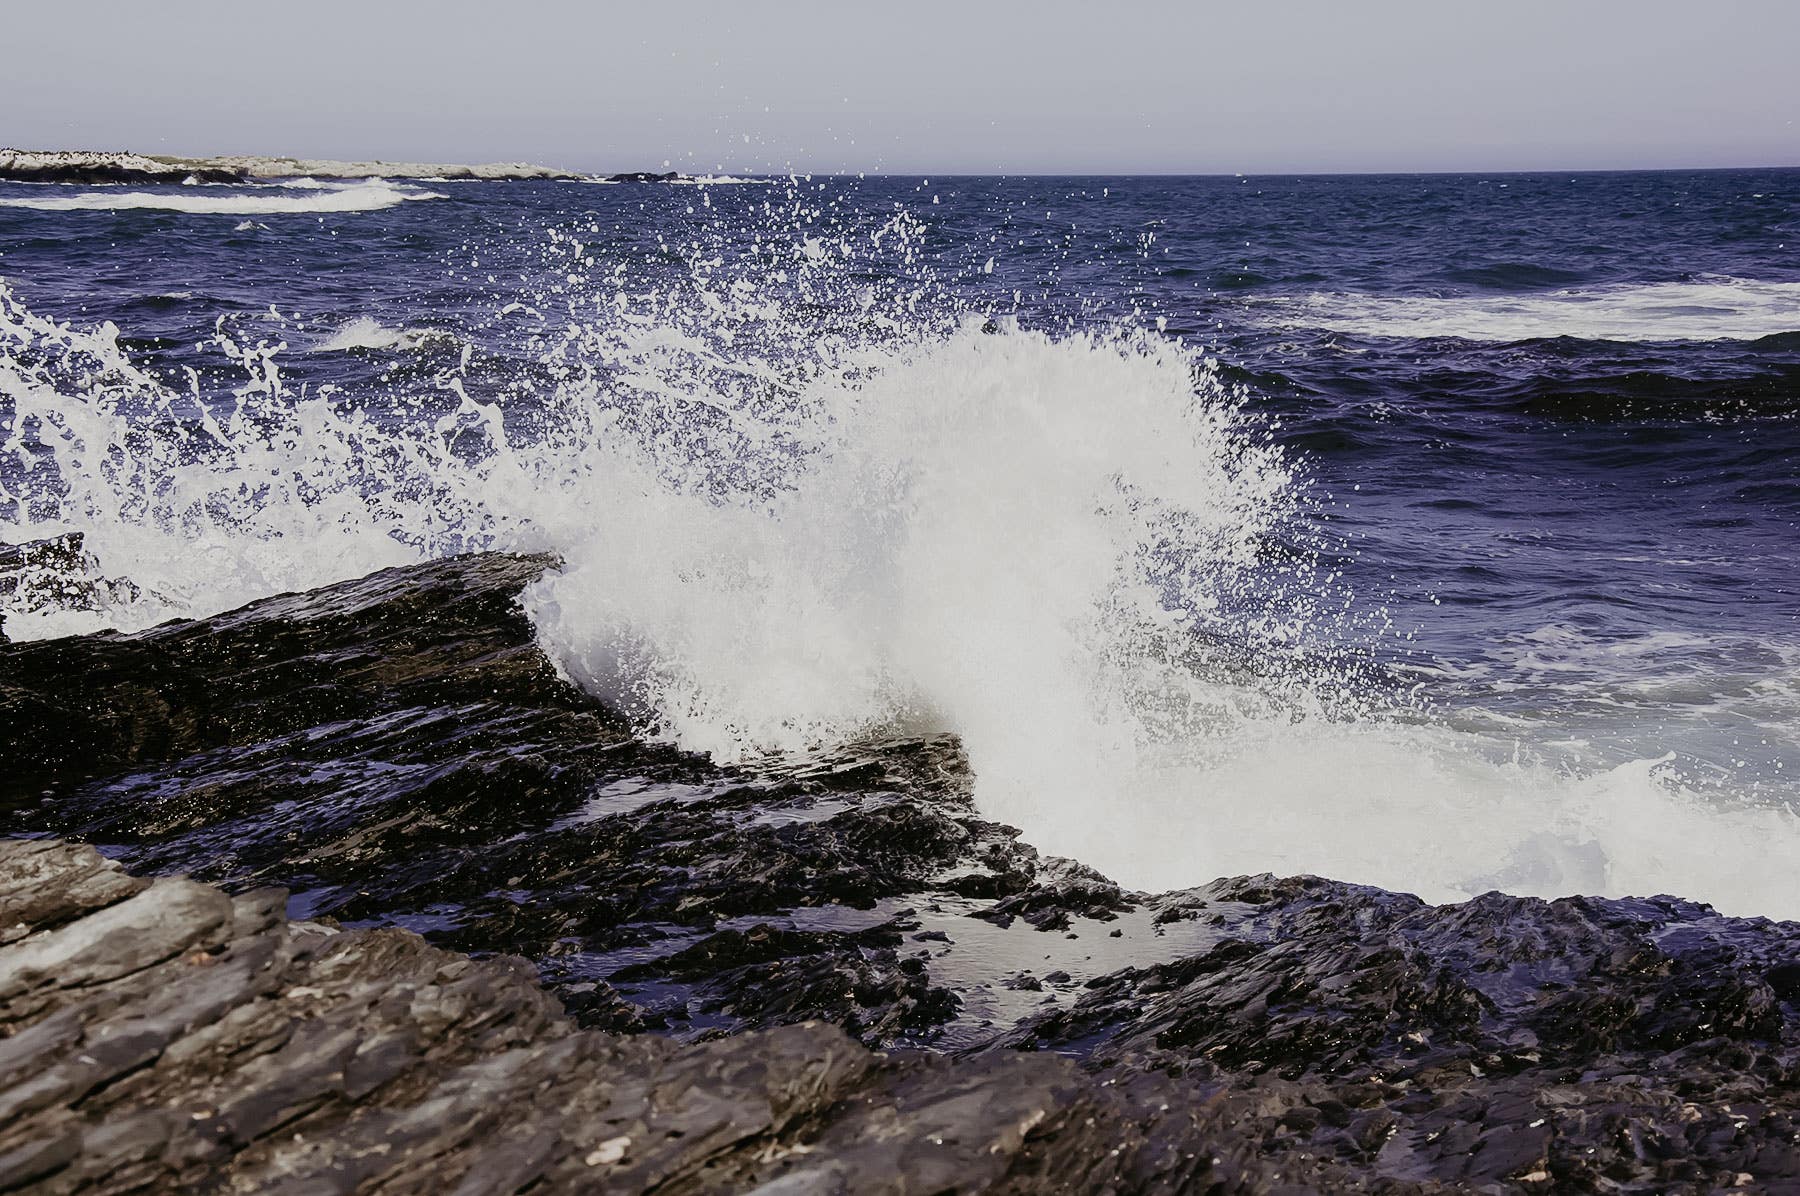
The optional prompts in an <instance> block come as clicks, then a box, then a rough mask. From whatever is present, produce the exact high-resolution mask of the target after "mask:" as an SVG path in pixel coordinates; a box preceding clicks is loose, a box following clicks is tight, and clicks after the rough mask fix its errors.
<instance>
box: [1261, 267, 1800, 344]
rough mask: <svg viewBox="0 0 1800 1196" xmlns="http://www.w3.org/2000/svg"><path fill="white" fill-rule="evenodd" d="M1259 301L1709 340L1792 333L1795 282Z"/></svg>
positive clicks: (1499, 336)
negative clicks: (1517, 293)
mask: <svg viewBox="0 0 1800 1196" xmlns="http://www.w3.org/2000/svg"><path fill="white" fill-rule="evenodd" d="M1260 302H1262V303H1264V304H1267V305H1268V306H1269V309H1270V317H1269V318H1270V319H1271V320H1273V321H1276V322H1279V323H1282V324H1286V325H1289V326H1294V327H1307V328H1324V329H1329V330H1331V331H1335V332H1347V333H1352V334H1355V335H1358V336H1389V337H1407V338H1421V337H1456V338H1460V339H1463V340H1476V341H1518V340H1530V339H1536V338H1542V337H1558V336H1569V337H1579V338H1582V339H1586V340H1608V341H1711V340H1757V339H1760V338H1762V337H1765V336H1774V335H1776V334H1778V333H1784V332H1800V282H1759V281H1755V280H1753V279H1744V278H1716V279H1710V280H1705V281H1699V282H1680V283H1676V282H1670V283H1655V284H1650V285H1643V286H1619V287H1596V288H1592V289H1588V290H1579V289H1577V290H1562V291H1550V292H1543V293H1537V294H1529V295H1454V296H1442V297H1439V296H1427V295H1420V296H1388V295H1341V294H1321V295H1310V296H1306V297H1304V298H1300V299H1272V300H1262V301H1260Z"/></svg>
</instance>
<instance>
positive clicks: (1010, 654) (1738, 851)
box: [0, 193, 1800, 916]
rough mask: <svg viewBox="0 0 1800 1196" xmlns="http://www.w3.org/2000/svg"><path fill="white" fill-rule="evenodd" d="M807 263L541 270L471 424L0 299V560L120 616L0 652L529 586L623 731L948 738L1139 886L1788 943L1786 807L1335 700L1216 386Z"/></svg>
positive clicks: (884, 235) (1006, 792) (922, 288)
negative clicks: (521, 565)
mask: <svg viewBox="0 0 1800 1196" xmlns="http://www.w3.org/2000/svg"><path fill="white" fill-rule="evenodd" d="M788 199H789V200H791V201H793V195H792V193H790V195H789V196H788ZM771 206H772V207H773V206H774V205H771ZM796 213H798V215H796ZM777 217H778V218H779V219H784V220H785V219H795V220H797V221H799V222H801V223H805V222H806V221H807V219H808V218H809V213H807V212H806V211H804V210H803V209H802V208H801V206H800V204H799V202H798V201H793V206H792V207H791V208H789V209H788V210H786V211H782V212H778V213H777ZM821 232H827V230H814V231H812V232H810V233H809V235H807V236H804V237H801V238H798V239H796V238H792V237H789V238H786V239H783V238H781V237H777V236H775V235H773V234H770V235H767V236H764V237H762V238H760V239H757V240H755V241H754V243H753V244H752V246H751V249H750V251H749V252H747V253H745V254H744V255H742V256H741V257H739V258H735V259H734V258H730V257H728V255H726V254H724V253H722V252H720V251H719V249H718V247H717V246H713V245H708V244H703V243H698V242H695V243H689V244H673V243H672V244H670V245H669V246H668V247H667V248H668V253H669V254H670V256H671V257H672V258H675V259H677V260H679V261H681V262H682V263H683V267H682V269H681V271H680V272H678V273H677V274H675V275H674V277H672V278H661V279H657V280H655V281H654V283H651V282H647V281H644V280H638V279H634V278H631V277H628V276H625V275H622V274H621V273H620V272H619V271H618V269H617V268H616V267H609V266H608V265H607V264H606V263H605V262H604V261H603V260H599V261H597V260H596V259H595V255H594V253H593V252H592V250H591V249H590V244H591V237H592V235H593V233H592V231H591V230H590V231H587V232H584V231H583V230H581V229H579V228H577V229H575V230H574V231H572V232H569V233H562V234H558V236H557V237H556V238H554V244H553V246H552V250H553V252H552V254H551V260H552V261H553V262H554V263H555V265H556V267H557V270H558V274H557V275H556V281H554V282H553V283H552V284H550V285H546V286H545V287H543V288H540V289H538V290H535V291H531V292H529V293H524V294H521V295H519V296H517V297H512V298H511V302H510V303H509V306H514V305H517V306H520V307H522V308H524V309H527V310H526V313H525V314H526V316H527V318H529V319H531V320H532V326H533V327H535V328H537V329H538V331H536V332H535V333H533V334H532V345H533V352H534V354H535V356H536V364H537V367H538V369H539V371H540V372H541V373H542V375H543V376H544V377H546V378H548V379H549V381H548V383H547V384H546V385H545V386H544V387H542V388H541V389H539V390H536V391H534V392H533V393H532V394H531V395H530V400H531V401H530V402H525V401H517V402H513V401H506V396H495V395H493V394H492V393H489V392H485V391H482V390H480V389H479V388H472V387H471V385H470V379H471V375H470V369H471V352H470V346H467V345H465V346H464V349H463V351H462V353H461V356H460V358H459V359H458V360H457V361H456V362H455V363H454V364H450V365H445V366H443V367H442V368H439V369H437V370H436V372H435V373H432V374H430V375H428V376H426V377H423V378H421V379H419V381H418V389H417V391H416V392H414V393H410V394H404V395H402V396H400V398H399V400H398V401H397V402H394V403H391V404H386V405H384V403H383V402H378V401H377V397H376V396H372V395H371V396H363V395H346V394H342V393H337V392H333V391H330V390H328V389H326V388H318V389H314V390H310V391H309V390H306V389H305V388H296V387H293V386H291V385H290V384H289V383H288V381H287V379H286V377H285V376H284V374H283V370H282V366H281V361H282V359H283V352H284V341H283V339H282V337H283V328H282V325H281V324H280V322H279V321H273V322H269V323H265V324H252V323H250V322H248V321H247V320H240V319H229V320H222V321H221V322H220V323H219V324H218V325H217V327H216V328H215V330H214V336H213V337H212V338H211V342H210V346H209V351H210V352H211V353H213V354H214V355H216V358H217V359H218V360H221V361H223V362H225V363H226V364H227V365H228V367H229V369H230V370H231V371H232V372H234V373H235V374H236V375H237V376H238V378H239V381H238V382H236V383H235V384H234V385H232V386H230V387H229V388H226V389H224V390H221V389H220V388H218V387H215V386H203V385H202V384H201V383H200V380H199V379H198V378H197V377H191V376H190V378H189V379H188V380H187V385H186V386H182V385H179V384H176V385H171V384H170V383H169V382H167V381H165V380H164V379H162V378H160V377H157V376H153V375H152V374H150V373H148V372H146V371H145V370H143V369H142V368H140V367H139V366H138V365H136V364H134V363H133V361H132V360H131V358H130V356H129V355H127V354H126V353H124V352H123V351H122V350H121V349H120V348H119V345H118V343H117V341H118V336H117V330H116V329H113V328H111V327H110V326H103V327H101V328H100V329H97V330H78V329H72V328H69V327H67V326H64V325H58V324H55V323H53V322H51V321H49V320H46V319H43V318H42V317H40V316H37V315H35V314H33V313H32V312H30V311H29V310H28V309H26V308H25V307H24V305H23V304H21V303H19V302H18V301H17V300H16V299H14V298H13V297H12V296H11V295H10V293H7V294H5V295H0V345H3V346H4V354H3V360H0V394H3V396H4V401H5V403H6V404H7V406H6V408H5V410H4V413H3V414H4V418H5V420H6V425H5V434H6V439H5V442H4V444H3V445H0V448H3V450H4V451H5V453H6V454H7V461H8V465H7V467H6V469H5V470H3V471H0V478H3V479H4V485H5V487H6V490H5V492H4V493H0V518H4V519H5V520H6V523H7V525H8V526H7V528H6V530H5V532H4V533H0V535H3V536H4V538H6V539H21V538H29V537H35V536H41V535H47V534H54V533H55V532H58V531H62V530H83V531H85V532H87V533H88V535H89V538H90V540H89V543H90V547H91V549H92V551H94V552H95V554H96V555H97V556H98V557H99V559H100V564H101V567H102V569H103V570H104V571H105V572H106V573H108V574H109V575H123V576H127V577H130V578H132V579H133V581H134V582H136V583H137V585H138V587H139V589H138V595H139V596H138V597H137V598H136V599H130V598H123V599H120V600H119V601H118V602H117V603H116V604H114V605H112V606H110V607H108V608H107V609H103V610H99V611H74V610H51V611H37V612H23V611H15V612H13V617H12V618H11V619H10V620H9V630H10V631H13V632H14V633H21V632H22V633H25V634H53V633H57V632H61V631H68V630H80V629H90V628H93V627H97V626H103V625H115V626H123V627H130V626H141V625H144V624H146V623H149V622H153V621H156V620H159V619H162V618H166V617H170V616H172V615H177V614H200V613H208V612H211V611H216V610H219V609H223V608H226V607H229V606H231V605H234V604H236V603H239V602H243V601H247V600H249V599H252V598H255V597H259V596H261V595H263V594H267V593H271V592H276V591H279V590H286V589H295V588H302V587H305V586H310V585H315V584H319V583H321V582H325V581H331V580H336V579H339V578H342V577H347V576H352V575H355V574H358V573H362V572H367V571H368V570H370V569H374V568H378V567H381V566H383V565H388V564H394V563H399V562H401V561H407V560H414V559H420V558H422V557H427V556H432V555H440V554H444V553H449V552H455V551H462V550H466V549H474V548H487V547H500V548H545V547H547V548H552V549H555V550H556V551H558V552H560V553H561V554H562V555H563V556H564V558H565V560H566V562H567V567H566V569H565V570H564V571H563V572H562V573H560V574H559V575H556V576H553V577H551V578H549V579H547V580H546V581H545V582H544V583H543V584H542V585H540V586H539V587H537V588H536V589H535V590H533V591H532V592H531V593H530V594H529V595H528V597H527V602H528V608H529V609H530V610H531V612H532V613H533V615H534V617H535V618H536V619H537V620H538V623H539V627H540V632H541V635H542V638H543V642H544V644H545V646H546V648H547V650H548V651H549V652H550V653H551V654H552V656H553V657H554V658H555V659H557V660H558V661H559V662H560V663H561V665H562V666H563V667H564V668H565V669H566V670H567V671H568V672H569V674H570V675H571V676H573V677H575V678H577V679H578V680H580V681H581V682H582V683H583V684H586V685H588V686H590V687H592V688H594V689H595V690H596V691H597V692H599V693H601V694H602V695H603V696H605V697H607V698H608V699H610V700H612V701H614V702H615V703H617V704H618V705H619V706H620V707H621V708H622V709H623V710H625V711H626V712H627V713H628V714H630V715H631V716H632V717H633V718H635V719H636V720H637V721H638V722H639V724H640V726H641V727H642V729H643V730H644V732H645V733H646V734H652V735H660V736H663V737H666V738H668V739H671V740H673V741H674V742H676V743H678V744H681V745H682V746H685V747H689V748H692V749H695V750H701V751H707V752H712V753H714V754H716V755H718V756H720V757H722V758H726V759H731V760H740V761H751V760H754V759H756V758H757V757H758V756H759V755H760V754H762V753H767V752H780V751H796V750H806V749H808V748H811V747H817V746H828V745H832V744H835V743H838V742H842V741H844V740H846V739H854V738H857V737H860V736H865V735H870V734H885V733H890V732H893V731H897V730H899V731H918V730H932V731H949V732H953V733H956V734H958V735H960V736H961V737H962V738H963V741H964V743H965V745H966V746H967V749H968V752H969V755H970V758H971V761H972V763H973V766H974V770H975V774H976V786H977V789H976V791H977V797H978V800H979V801H980V803H981V805H982V807H983V809H984V810H985V811H987V812H988V813H989V814H991V815H992V816H994V817H997V818H1001V819H1005V820H1008V821H1011V822H1014V823H1016V824H1018V825H1020V826H1021V827H1022V828H1023V829H1024V830H1025V833H1026V836H1027V838H1028V839H1029V840H1030V841H1032V842H1034V843H1037V844H1038V845H1039V846H1041V847H1043V848H1045V849H1047V850H1051V851H1056V852H1061V853H1064V854H1069V855H1073V856H1076V857H1078V858H1081V859H1082V860H1084V861H1085V862H1088V863H1090V864H1093V865H1095V866H1097V867H1099V868H1101V869H1102V870H1104V871H1107V872H1109V873H1112V874H1113V875H1115V876H1116V877H1118V878H1119V879H1120V880H1122V881H1124V882H1126V883H1128V884H1133V885H1138V886H1142V887H1154V888H1161V887H1173V886H1179V885H1185V884H1190V883H1198V882H1200V881H1203V880H1206V879H1209V878H1211V877H1213V876H1215V875H1219V874H1223V873H1233V872H1244V871H1257V870H1265V869H1266V870H1273V871H1278V872H1291V871H1300V870H1306V871H1316V872H1320V873H1325V874H1328V875H1333V876H1337V877H1341V878H1344V879H1349V880H1357V881H1366V882H1373V883H1379V884H1384V885H1388V886H1391V887H1395V888H1402V889H1413V890H1415V891H1419V892H1421V893H1422V894H1424V895H1425V896H1427V897H1430V898H1432V899H1437V900H1447V899H1455V898H1458V897H1462V896H1467V895H1469V894H1471V893H1474V892H1478V891H1480V890H1482V889H1484V888H1488V887H1499V888H1504V889H1508V890H1511V891H1515V892H1525V893H1541V894H1546V895H1555V894H1560V893H1566V892H1575V891H1590V892H1604V893H1628V892H1645V891H1649V890H1653V889H1658V890H1660V889H1666V890H1674V891H1678V892H1682V893H1684V894H1686V895H1690V896H1697V897H1701V898H1705V899H1710V900H1714V901H1716V902H1718V903H1720V904H1721V905H1722V906H1724V907H1725V908H1727V909H1730V910H1732V911H1734V912H1745V913H1750V912H1760V913H1772V914H1786V915H1790V916H1792V915H1800V905H1797V904H1796V902H1797V900H1800V899H1797V898H1796V897H1795V895H1794V893H1793V891H1792V886H1791V884H1790V883H1789V881H1788V878H1789V877H1790V876H1791V875H1792V872H1793V869H1794V867H1795V865H1796V864H1800V832H1797V831H1796V828H1795V826H1794V819H1793V817H1792V816H1791V815H1790V814H1789V813H1787V812H1786V811H1785V810H1782V809H1779V808H1774V807H1759V806H1756V805H1755V804H1753V803H1750V802H1746V801H1741V800H1733V795H1732V794H1730V793H1725V794H1722V795H1721V794H1716V793H1711V792H1709V793H1707V794H1705V795H1701V794H1698V793H1696V792H1693V791H1692V790H1691V789H1690V788H1688V786H1687V783H1686V781H1685V780H1684V778H1683V775H1682V773H1681V771H1680V770H1679V769H1678V768H1677V767H1676V766H1675V762H1671V761H1665V760H1662V759H1660V758H1657V757H1652V758H1649V759H1642V760H1635V761H1632V760H1627V761H1623V762H1617V763H1611V764H1606V765H1604V766H1594V765H1591V764H1583V763H1580V762H1578V761H1576V760H1574V759H1572V758H1571V757H1570V756H1569V755H1568V754H1567V753H1566V752H1564V751H1563V750H1562V748H1561V747H1560V746H1559V745H1558V744H1557V743H1556V742H1555V740H1556V738H1557V737H1558V729H1557V728H1556V727H1555V726H1544V727H1529V728H1524V729H1521V730H1520V731H1519V732H1518V733H1517V734H1515V735H1511V736H1507V735H1500V734H1492V733H1476V732H1473V731H1470V730H1467V729H1454V728H1453V727H1452V726H1451V725H1450V724H1449V723H1448V722H1447V721H1446V720H1445V719H1444V718H1443V717H1442V716H1439V715H1436V714H1433V713H1431V712H1430V711H1429V710H1428V709H1425V708H1422V707H1421V706H1420V705H1419V704H1418V703H1415V702H1413V701H1410V700H1407V699H1406V697H1405V695H1406V694H1408V693H1410V692H1411V689H1410V687H1409V686H1407V685H1404V684H1401V683H1399V682H1398V681H1396V680H1393V679H1386V680H1384V679H1383V678H1382V677H1381V676H1380V674H1379V672H1378V671H1377V670H1374V669H1370V668H1364V667H1362V664H1361V663H1360V662H1366V660H1367V658H1368V655H1369V653H1368V652H1367V651H1365V648H1366V645H1363V644H1359V643H1358V642H1356V639H1355V636H1354V635H1346V634H1345V627H1344V626H1343V625H1341V624H1339V623H1337V622H1336V621H1335V617H1334V616H1333V614H1332V613H1331V612H1334V611H1336V610H1339V609H1341V607H1342V606H1343V604H1344V600H1347V597H1348V596H1347V595H1345V594H1344V593H1343V591H1342V587H1341V584H1340V583H1339V582H1337V581H1336V580H1335V578H1334V577H1333V575H1332V573H1331V572H1330V571H1329V570H1328V569H1327V568H1326V567H1325V566H1324V565H1323V564H1321V563H1320V559H1319V558H1318V556H1317V555H1316V554H1314V553H1312V552H1310V551H1309V550H1308V547H1307V534H1306V530H1305V527H1304V526H1303V524H1302V522H1301V520H1300V516H1301V515H1302V514H1303V513H1304V510H1305V503H1306V502H1307V500H1308V499H1307V494H1306V491H1305V488H1304V486H1303V485H1301V484H1300V482H1299V480H1298V471H1299V469H1300V468H1301V465H1302V463H1300V462H1298V461H1296V460H1294V459H1292V458H1290V457H1288V456H1286V455H1284V454H1282V453H1280V452H1278V451H1276V450H1275V449H1274V448H1273V447H1272V444H1271V441H1270V439H1269V436H1268V430H1267V429H1266V428H1264V427H1261V426H1260V425H1259V424H1258V423H1257V422H1256V421H1255V420H1254V419H1253V418H1251V417H1249V416H1248V415H1247V413H1246V411H1245V408H1244V405H1243V402H1242V396H1241V395H1240V394H1238V393H1235V392H1233V391H1232V390H1231V389H1230V388H1229V387H1227V386H1225V385H1224V384H1223V383H1222V382H1221V381H1220V379H1219V377H1218V375H1217V374H1216V372H1215V371H1213V370H1212V369H1211V368H1210V367H1209V366H1208V365H1207V364H1206V363H1205V362H1204V360H1202V359H1201V358H1199V357H1198V356H1196V355H1195V354H1193V353H1191V352H1189V351H1187V350H1185V349H1183V348H1182V347H1180V346H1179V345H1177V344H1175V343H1172V342H1170V341H1168V340H1165V339H1163V338H1160V337H1157V336H1155V335H1153V334H1149V333H1145V332H1137V331H1132V330H1129V329H1100V330H1092V329H1090V330H1085V331H1084V330H1068V331H1063V332H1045V331H1032V330H1026V329H1021V328H1019V327H1016V326H1014V325H1013V324H1011V323H1010V322H1009V321H1008V320H1007V319H1005V318H1004V316H1003V314H1002V313H994V312H983V311H978V310H975V311H972V310H969V309H968V308H967V307H966V305H962V304H958V303H956V302H953V301H951V300H949V299H948V297H947V296H946V295H945V294H944V292H943V290H942V289H941V288H939V287H936V286H935V285H933V283H932V281H931V280H930V279H929V278H928V277H921V276H919V275H917V274H913V275H906V274H902V275H900V276H898V277H897V278H896V279H893V280H890V281H887V282H883V283H869V282H867V281H865V280H864V279H862V278H859V277H858V276H857V272H856V270H855V269H854V262H855V260H856V259H857V256H858V255H859V254H866V253H868V252H870V251H871V250H870V245H869V241H870V239H871V238H873V237H879V238H880V239H881V241H882V242H883V244H882V245H881V249H880V251H881V252H883V253H887V254H890V255H893V256H894V257H895V258H897V259H899V260H902V261H904V262H909V261H910V256H909V250H908V248H907V246H908V244H909V240H911V239H916V238H918V237H919V236H920V235H921V231H920V226H918V224H917V222H916V221H911V220H910V218H909V217H905V216H904V215H903V214H902V215H899V216H895V217H893V218H891V219H890V220H888V221H886V222H885V223H882V224H880V225H878V226H877V227H876V228H874V229H873V230H872V231H868V230H865V234H864V235H863V236H862V238H861V239H857V238H856V237H853V236H851V235H849V234H847V233H842V232H836V233H830V232H827V235H821Z"/></svg>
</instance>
